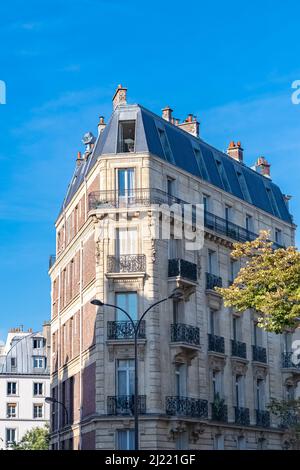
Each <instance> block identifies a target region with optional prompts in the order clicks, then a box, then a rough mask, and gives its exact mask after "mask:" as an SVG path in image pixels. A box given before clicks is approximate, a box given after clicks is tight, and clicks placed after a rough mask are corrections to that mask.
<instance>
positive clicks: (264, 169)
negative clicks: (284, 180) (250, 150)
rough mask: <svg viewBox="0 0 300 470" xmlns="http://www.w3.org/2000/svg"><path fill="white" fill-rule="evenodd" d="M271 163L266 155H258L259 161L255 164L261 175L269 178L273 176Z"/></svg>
mask: <svg viewBox="0 0 300 470" xmlns="http://www.w3.org/2000/svg"><path fill="white" fill-rule="evenodd" d="M270 168H271V165H270V163H268V162H267V160H266V159H265V157H258V159H257V162H256V163H255V165H254V169H255V171H257V173H260V174H261V175H264V176H266V177H267V178H271V171H270Z"/></svg>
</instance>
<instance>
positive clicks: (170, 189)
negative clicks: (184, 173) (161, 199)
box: [167, 176, 175, 196]
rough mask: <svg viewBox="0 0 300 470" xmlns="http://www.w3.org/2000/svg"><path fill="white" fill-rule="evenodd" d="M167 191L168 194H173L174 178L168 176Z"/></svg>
mask: <svg viewBox="0 0 300 470" xmlns="http://www.w3.org/2000/svg"><path fill="white" fill-rule="evenodd" d="M167 193H168V195H169V196H174V195H175V180H174V178H171V177H170V176H168V178H167Z"/></svg>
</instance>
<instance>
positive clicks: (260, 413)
mask: <svg viewBox="0 0 300 470" xmlns="http://www.w3.org/2000/svg"><path fill="white" fill-rule="evenodd" d="M256 426H261V427H263V428H269V427H270V412H269V411H267V410H256Z"/></svg>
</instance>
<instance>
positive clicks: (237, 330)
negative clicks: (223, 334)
mask: <svg viewBox="0 0 300 470" xmlns="http://www.w3.org/2000/svg"><path fill="white" fill-rule="evenodd" d="M232 332H233V339H234V340H235V341H240V340H241V336H242V335H241V318H240V317H236V316H233V317H232Z"/></svg>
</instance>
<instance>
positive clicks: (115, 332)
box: [107, 320, 146, 340]
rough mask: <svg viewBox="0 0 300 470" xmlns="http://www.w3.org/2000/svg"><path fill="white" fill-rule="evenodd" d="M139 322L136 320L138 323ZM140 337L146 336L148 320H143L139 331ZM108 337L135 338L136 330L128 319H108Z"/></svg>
mask: <svg viewBox="0 0 300 470" xmlns="http://www.w3.org/2000/svg"><path fill="white" fill-rule="evenodd" d="M136 323H137V322H135V324H136ZM138 338H139V339H145V338H146V322H145V320H142V321H141V324H140V328H139V333H138ZM107 339H119V340H126V339H134V332H133V327H132V324H131V322H130V321H129V320H128V321H108V322H107Z"/></svg>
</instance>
